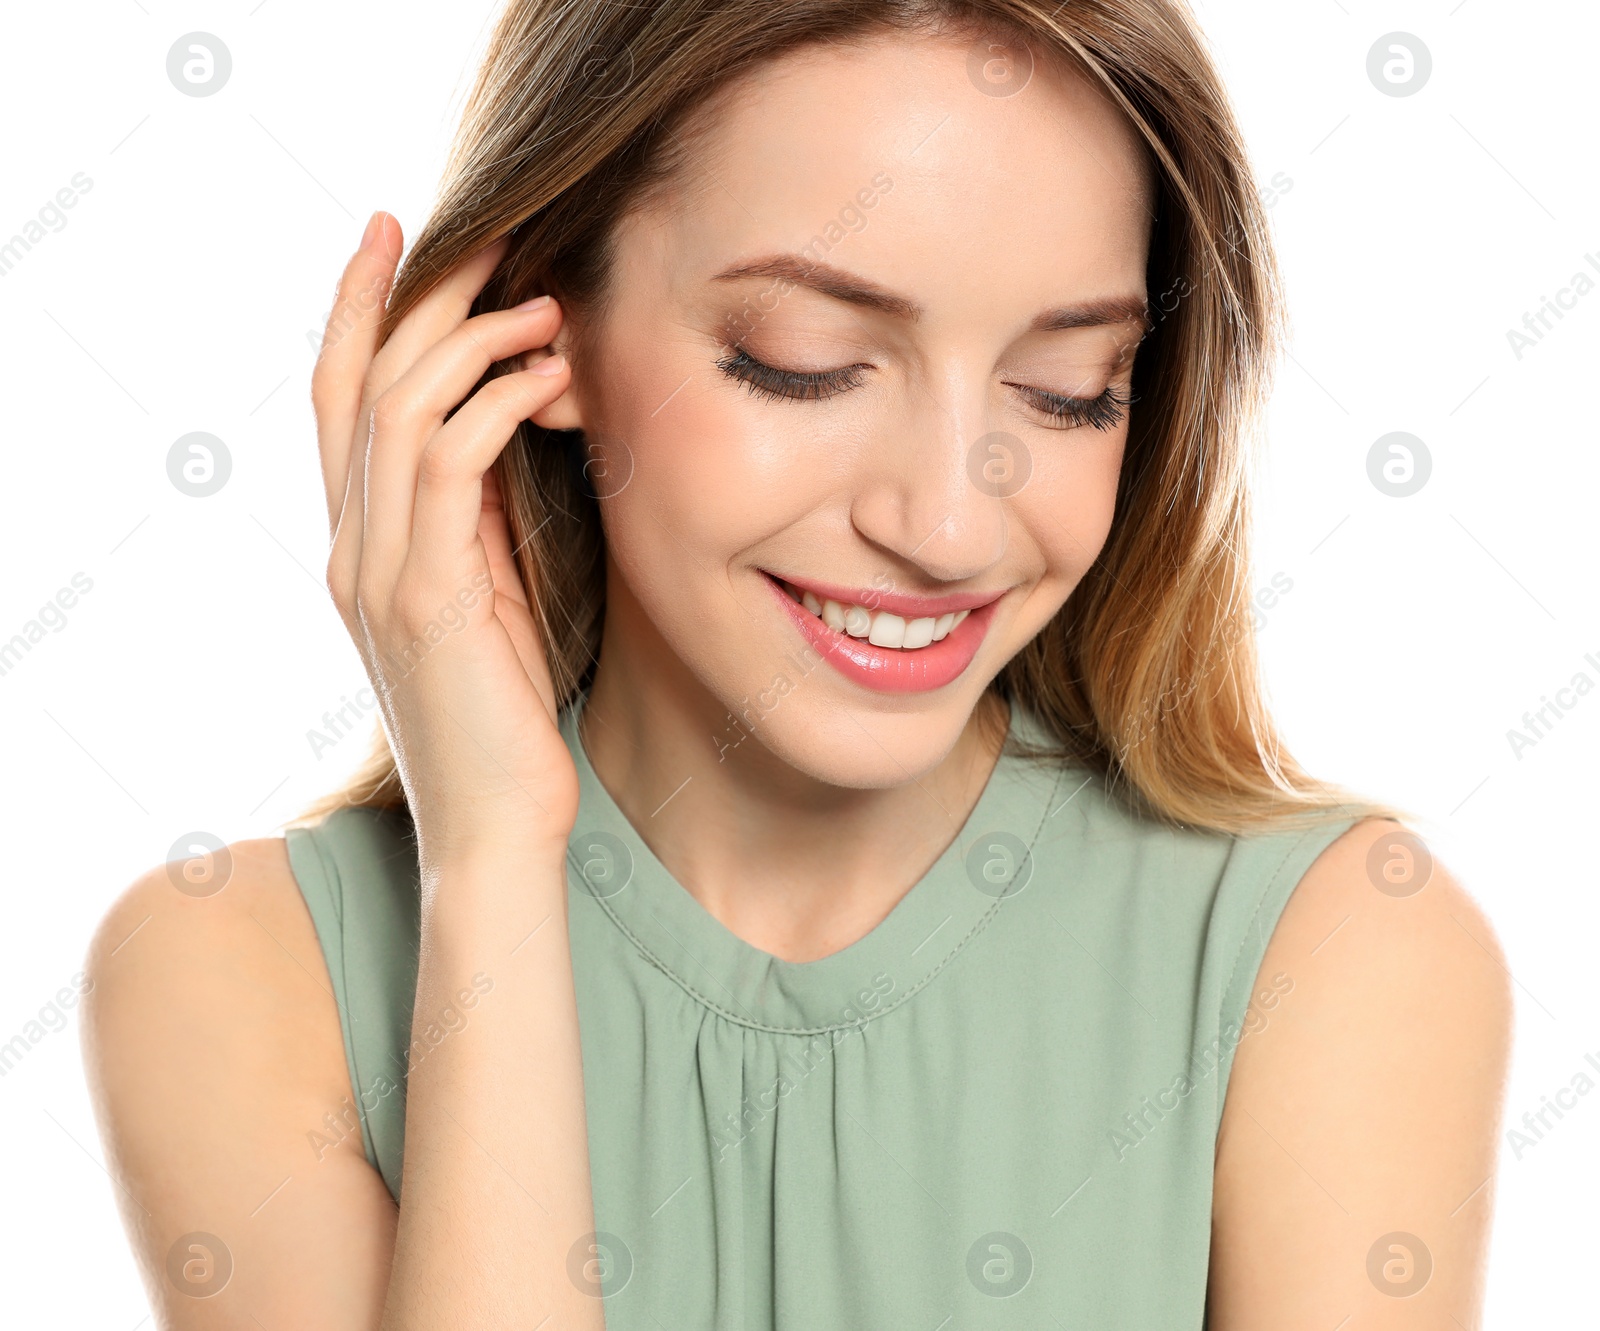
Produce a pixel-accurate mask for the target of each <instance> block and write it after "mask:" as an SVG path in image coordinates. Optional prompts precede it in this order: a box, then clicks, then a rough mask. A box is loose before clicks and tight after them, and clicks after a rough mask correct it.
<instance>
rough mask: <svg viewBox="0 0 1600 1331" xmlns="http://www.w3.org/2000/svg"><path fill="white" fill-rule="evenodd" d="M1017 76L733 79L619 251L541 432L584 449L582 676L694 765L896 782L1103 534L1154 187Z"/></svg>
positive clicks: (933, 73)
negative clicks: (696, 746)
mask: <svg viewBox="0 0 1600 1331" xmlns="http://www.w3.org/2000/svg"><path fill="white" fill-rule="evenodd" d="M1009 54H1010V53H1008V52H1006V51H1005V50H1003V49H1001V48H994V49H990V48H988V47H986V46H984V45H969V44H966V43H963V42H959V41H956V40H954V39H948V40H942V41H934V40H930V39H927V38H909V37H906V38H899V37H882V38H878V39H875V40H873V41H871V42H868V43H862V44H859V45H853V46H832V47H819V48H815V49H807V50H805V51H803V52H799V53H796V54H794V55H791V56H789V57H786V58H784V59H783V60H781V61H780V62H778V63H775V64H771V65H768V66H767V67H765V68H763V69H762V70H761V72H760V73H759V75H757V76H756V77H755V78H753V79H751V80H748V81H746V82H745V83H743V84H742V85H740V87H739V88H738V89H737V91H736V94H735V95H734V96H733V97H732V98H731V99H729V100H727V101H725V102H723V103H720V104H719V109H718V111H717V112H716V114H715V117H714V118H713V119H712V120H711V121H710V122H709V123H710V125H711V128H710V130H709V134H708V137H707V138H706V139H705V141H704V142H703V143H700V144H698V145H697V147H696V151H695V158H694V166H693V168H692V169H691V170H690V172H689V173H688V175H687V176H686V177H685V178H684V179H683V180H682V181H680V182H679V185H678V187H677V189H676V191H675V197H674V198H673V199H672V201H671V203H670V204H669V205H664V206H661V207H657V208H654V209H652V210H651V211H649V212H647V213H640V214H638V215H636V216H634V217H632V218H630V219H629V220H628V221H627V222H626V223H624V224H623V226H622V227H621V229H620V231H619V233H618V237H617V248H616V260H615V263H616V266H615V270H614V278H613V283H614V292H615V296H614V304H613V305H612V306H611V307H610V309H609V311H608V313H607V315H606V319H605V323H604V325H603V327H601V328H599V329H597V330H596V331H597V338H596V342H597V345H598V346H599V347H600V352H599V354H598V356H597V357H596V358H595V359H594V360H593V361H591V362H589V363H587V364H582V365H579V366H577V367H576V371H577V374H578V376H579V378H578V379H577V380H575V384H574V389H573V391H572V392H571V393H569V394H568V395H567V398H568V399H570V401H569V402H568V403H567V404H566V406H565V408H564V410H566V411H568V412H570V413H571V416H570V418H563V417H562V415H561V411H562V410H563V408H560V407H558V408H557V409H556V410H554V411H553V412H551V413H546V415H543V416H540V417H538V418H536V419H539V420H540V421H541V423H549V424H556V425H569V426H570V425H573V424H579V425H581V426H582V428H583V429H584V430H585V432H586V438H587V441H588V443H589V446H590V448H591V452H592V453H593V454H594V455H595V456H596V465H595V466H594V467H593V468H592V469H591V471H592V474H593V475H594V477H595V478H596V479H595V482H594V484H595V486H596V489H597V490H598V491H599V492H600V494H601V496H602V514H603V521H604V528H605V533H606V541H607V548H608V551H609V558H610V568H609V572H608V604H607V621H608V622H607V629H606V639H605V645H604V647H603V650H602V662H603V665H602V669H603V670H604V669H613V668H618V667H621V668H622V669H624V670H626V671H628V672H630V675H632V674H633V673H634V672H638V678H639V679H640V680H641V681H643V680H645V679H648V681H649V682H648V683H643V682H641V685H640V686H641V687H644V688H647V689H662V690H666V691H668V692H669V693H671V694H672V695H673V697H674V700H675V701H677V702H681V703H683V704H686V705H687V706H688V707H689V708H690V709H691V710H692V711H693V712H694V713H695V714H696V715H703V717H704V721H705V725H706V729H707V732H708V733H707V746H708V748H707V752H708V754H710V753H711V752H712V746H715V747H716V750H717V751H718V752H723V753H727V752H728V751H729V750H731V749H732V748H733V747H734V746H735V745H738V746H739V747H740V748H741V749H742V748H743V746H744V745H748V744H749V743H750V738H754V739H755V740H757V741H759V743H760V744H762V745H764V746H765V747H766V748H767V749H768V750H770V751H771V752H772V753H773V754H775V755H776V756H777V757H779V758H780V759H782V760H783V761H785V762H787V763H789V764H791V765H792V766H794V767H796V768H798V769H800V770H801V771H804V772H807V773H810V774H812V775H814V776H816V777H818V778H820V779H822V780H825V781H827V782H830V783H832V784H835V785H844V786H855V787H881V786H887V785H896V784H900V783H903V782H906V781H909V780H913V779H916V778H917V777H919V776H920V775H922V774H924V773H925V772H927V771H928V770H930V769H931V768H932V767H933V766H935V765H936V764H937V763H938V762H939V761H940V760H941V759H942V758H943V757H944V756H945V755H946V754H947V753H948V752H949V751H950V749H951V747H952V746H953V745H954V743H955V741H956V739H957V738H958V737H959V735H960V734H961V732H962V729H963V727H964V726H965V724H966V722H967V720H968V718H969V716H970V715H971V713H972V710H973V708H974V706H975V705H976V704H977V702H978V701H979V699H980V696H981V695H982V693H983V690H984V688H985V686H986V685H987V684H988V683H989V681H990V680H991V679H992V678H993V677H994V676H995V674H996V673H997V672H998V671H999V670H1000V668H1001V667H1002V666H1003V665H1004V664H1005V663H1006V661H1007V660H1009V659H1010V658H1011V657H1012V656H1013V655H1014V654H1015V653H1016V652H1018V651H1019V650H1020V649H1021V648H1022V647H1023V646H1025V645H1026V644H1027V642H1028V641H1029V639H1031V638H1032V637H1033V636H1034V634H1035V633H1037V632H1038V631H1039V629H1040V628H1041V627H1042V626H1043V625H1044V624H1045V623H1046V622H1047V621H1048V620H1049V619H1050V618H1051V616H1052V615H1054V614H1055V613H1056V611H1057V609H1059V607H1060V606H1061V604H1062V602H1063V601H1064V600H1065V599H1066V597H1067V595H1068V593H1069V592H1070V591H1071V590H1072V588H1073V587H1074V586H1075V585H1076V584H1077V582H1078V580H1079V579H1080V578H1081V577H1082V576H1083V574H1084V572H1085V571H1086V570H1087V569H1088V567H1089V566H1090V564H1091V563H1092V562H1093V561H1094V559H1095V557H1096V556H1097V554H1098V553H1099V551H1100V549H1101V547H1102V545H1103V543H1104V541H1105V538H1106V535H1107V532H1108V529H1109V526H1110V523H1111V516H1112V507H1113V501H1114V498H1115V494H1116V489H1117V476H1118V472H1119V469H1120V466H1121V462H1122V454H1123V445H1124V441H1125V438H1126V433H1127V414H1128V413H1127V410H1126V409H1125V407H1124V405H1123V403H1124V402H1125V400H1126V398H1127V396H1128V392H1129V381H1130V376H1131V372H1132V368H1133V356H1134V351H1135V349H1136V347H1137V345H1138V343H1139V340H1140V338H1141V336H1142V334H1143V332H1144V328H1145V325H1144V323H1143V320H1142V318H1141V315H1140V313H1139V311H1140V310H1141V308H1142V307H1143V305H1144V301H1145V295H1146V292H1145V263H1146V254H1147V247H1148V244H1149V234H1150V222H1151V203H1152V195H1151V191H1150V186H1149V180H1148V176H1147V168H1146V165H1145V159H1144V156H1143V150H1142V147H1141V144H1140V141H1139V139H1138V137H1137V134H1136V131H1134V130H1133V128H1132V127H1131V126H1130V125H1129V124H1127V123H1126V122H1125V121H1124V120H1123V119H1122V117H1121V116H1120V114H1119V113H1118V112H1117V111H1116V110H1115V109H1114V108H1113V107H1112V106H1111V104H1110V103H1109V102H1108V101H1107V100H1106V99H1105V98H1104V97H1103V95H1101V94H1099V93H1098V92H1095V91H1093V90H1091V89H1090V87H1089V85H1088V84H1087V83H1086V82H1085V81H1083V80H1082V79H1080V78H1079V77H1077V76H1076V75H1072V74H1068V73H1063V72H1059V71H1056V70H1053V69H1049V68H1046V67H1044V66H1043V65H1040V66H1039V67H1037V68H1033V69H1032V70H1031V72H1030V71H1029V68H1028V64H1029V62H1028V57H1027V56H1026V54H1025V53H1022V54H1021V56H1020V60H1017V59H1011V60H1010V62H1009V64H1008V57H1009ZM1024 80H1026V82H1025V86H1021V87H1020V88H1019V87H1018V86H1017V85H1019V84H1022V83H1023V81H1024ZM797 596H798V597H800V598H801V599H800V600H799V601H797V600H796V599H795V597H797ZM819 611H820V613H819ZM958 621H959V622H958ZM608 657H610V658H611V659H609V660H608V659H607V658H608Z"/></svg>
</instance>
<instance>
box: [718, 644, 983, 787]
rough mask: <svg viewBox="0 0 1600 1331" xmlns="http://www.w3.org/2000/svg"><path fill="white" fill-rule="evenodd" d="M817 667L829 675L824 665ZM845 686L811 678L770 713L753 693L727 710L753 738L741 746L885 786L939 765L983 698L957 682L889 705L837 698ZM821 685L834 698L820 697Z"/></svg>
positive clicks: (831, 778) (839, 782)
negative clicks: (752, 747)
mask: <svg viewBox="0 0 1600 1331" xmlns="http://www.w3.org/2000/svg"><path fill="white" fill-rule="evenodd" d="M817 669H818V670H819V671H829V673H830V674H831V671H830V669H829V667H828V666H827V665H825V664H820V663H819V665H818V666H817ZM845 687H848V686H845V685H844V684H843V682H842V681H840V680H838V679H830V678H827V677H826V676H824V677H823V678H822V679H821V680H818V679H817V677H816V676H815V675H812V676H808V677H806V678H805V679H802V680H800V681H799V682H798V683H797V684H796V685H795V687H794V688H793V689H792V690H791V691H790V692H789V693H787V694H786V695H784V696H782V697H780V698H777V699H776V701H775V705H772V706H770V707H767V708H766V709H765V710H761V708H760V707H758V705H757V704H758V702H759V701H761V700H758V699H756V698H752V699H751V700H750V701H749V702H748V703H744V702H740V703H739V705H738V706H736V707H730V709H729V710H730V711H731V712H733V714H734V716H735V717H736V718H740V727H739V728H740V729H742V730H743V732H744V733H745V734H747V735H748V736H749V738H747V739H745V740H744V741H743V743H744V744H746V745H748V744H751V743H757V744H759V745H760V746H761V747H762V748H763V749H765V750H766V752H767V753H770V754H771V755H772V757H774V758H776V759H777V760H778V761H779V762H781V763H783V764H785V765H787V766H789V767H791V768H793V769H795V770H796V771H798V772H801V773H803V774H804V775H806V776H809V777H811V778H812V779H813V780H816V781H820V782H824V783H826V784H827V785H831V786H841V787H846V788H849V789H856V790H885V789H889V788H891V787H894V786H903V785H906V784H908V783H910V782H913V781H919V780H921V779H922V778H924V777H926V776H927V775H928V774H929V773H930V772H932V771H933V770H934V769H935V768H936V767H938V765H939V764H940V763H941V762H943V761H944V760H945V759H946V758H947V757H948V756H949V754H950V751H951V749H953V748H954V747H955V744H956V741H957V740H959V739H960V738H961V735H962V732H963V731H964V730H965V728H966V725H967V722H968V720H969V719H970V718H971V715H972V710H973V708H974V707H975V706H976V705H977V702H978V700H979V698H981V697H982V696H983V691H982V689H978V690H977V691H976V692H974V689H973V687H972V686H971V685H970V684H967V685H966V686H965V687H961V686H952V687H949V688H947V689H944V690H940V691H939V696H933V695H929V694H921V695H912V696H904V695H901V696H899V697H898V698H897V699H896V700H895V705H894V707H893V709H892V710H890V709H887V708H886V707H885V705H884V701H883V699H881V698H878V697H864V698H862V699H860V700H859V701H857V700H853V699H851V698H849V697H848V696H839V695H840V694H841V693H842V692H843V689H844V688H845ZM824 689H826V690H827V691H828V693H829V694H832V695H834V696H822V691H823V690H824ZM808 690H809V693H808ZM741 713H743V715H742V716H741ZM746 718H747V719H746Z"/></svg>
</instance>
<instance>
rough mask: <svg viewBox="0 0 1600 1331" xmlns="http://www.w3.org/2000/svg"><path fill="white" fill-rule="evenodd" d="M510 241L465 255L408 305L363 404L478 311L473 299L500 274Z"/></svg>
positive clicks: (381, 351) (502, 240)
mask: <svg viewBox="0 0 1600 1331" xmlns="http://www.w3.org/2000/svg"><path fill="white" fill-rule="evenodd" d="M510 245H511V239H510V237H509V236H501V237H500V238H499V239H498V240H496V241H493V242H492V243H491V244H489V245H488V246H486V247H485V248H483V249H481V250H479V251H478V252H477V253H476V254H474V255H473V256H472V257H471V258H469V259H465V260H463V261H462V262H461V263H459V264H457V265H456V266H455V267H454V268H452V269H451V270H450V272H449V273H448V274H447V275H446V276H445V277H444V278H442V279H441V280H440V281H439V283H438V285H436V286H435V287H433V288H432V289H431V290H430V291H429V292H428V294H427V295H425V296H423V297H422V299H421V300H419V301H418V302H417V303H416V305H415V306H414V307H413V308H411V309H410V310H407V311H406V314H405V317H404V318H402V319H401V320H400V322H399V324H398V325H397V326H396V327H395V329H394V331H393V332H392V333H390V334H389V339H388V341H386V342H385V343H384V344H383V346H382V347H381V348H379V350H378V354H377V355H376V356H375V357H374V358H373V361H372V368H371V370H370V371H369V372H368V375H367V384H366V398H365V401H364V404H363V405H366V406H370V405H371V404H372V403H373V402H375V401H377V399H378V398H379V397H380V396H382V394H383V393H384V392H385V391H387V389H388V388H389V386H390V385H391V384H393V383H394V382H395V381H396V380H397V379H399V378H400V376H401V375H402V374H404V373H405V372H406V371H407V370H409V369H410V368H411V367H412V365H414V364H415V363H416V362H417V360H418V359H419V358H421V356H422V355H423V354H424V353H425V352H426V351H427V350H428V348H429V347H431V346H433V344H434V343H435V342H438V341H439V340H440V339H441V338H443V337H444V336H445V335H446V334H448V333H449V332H451V331H452V330H453V329H455V328H458V327H460V325H461V324H462V323H463V322H464V321H465V319H466V318H467V316H468V314H470V313H471V311H472V302H473V301H474V300H476V299H477V298H478V293H479V292H480V291H482V290H483V288H484V285H485V284H486V283H487V282H488V280H489V279H490V278H491V277H493V276H494V273H495V270H496V269H497V268H498V267H499V266H500V262H501V260H502V259H504V258H505V256H506V251H507V250H508V249H509V248H510Z"/></svg>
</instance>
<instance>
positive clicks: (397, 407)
mask: <svg viewBox="0 0 1600 1331" xmlns="http://www.w3.org/2000/svg"><path fill="white" fill-rule="evenodd" d="M405 415H406V403H405V402H404V401H403V400H402V399H401V398H400V397H399V396H398V395H396V394H395V393H394V391H393V390H386V391H384V392H382V393H380V394H378V396H377V398H376V399H374V401H373V403H372V428H373V429H374V430H389V429H393V428H394V427H395V426H396V425H399V424H400V423H401V422H402V421H403V420H404V419H405Z"/></svg>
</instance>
